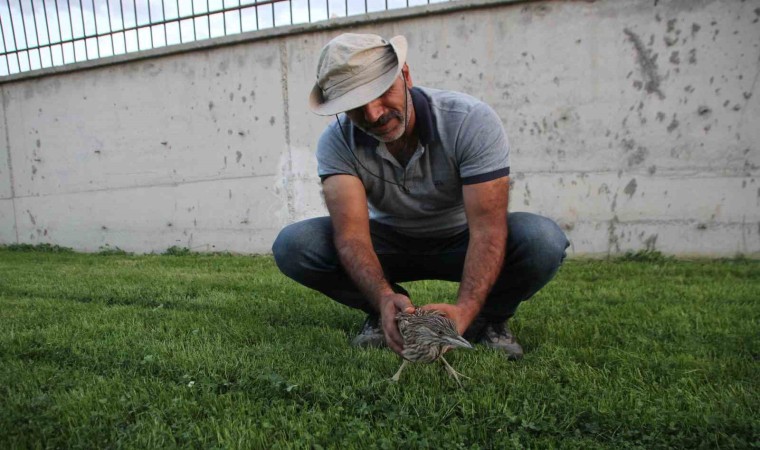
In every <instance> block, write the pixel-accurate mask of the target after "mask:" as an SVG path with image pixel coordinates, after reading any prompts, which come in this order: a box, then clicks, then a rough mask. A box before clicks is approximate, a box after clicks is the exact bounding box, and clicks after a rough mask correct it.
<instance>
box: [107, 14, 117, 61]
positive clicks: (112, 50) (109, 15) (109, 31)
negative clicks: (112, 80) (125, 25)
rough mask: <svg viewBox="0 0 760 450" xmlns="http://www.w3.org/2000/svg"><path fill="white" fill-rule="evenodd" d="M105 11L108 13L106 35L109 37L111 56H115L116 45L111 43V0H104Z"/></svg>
mask: <svg viewBox="0 0 760 450" xmlns="http://www.w3.org/2000/svg"><path fill="white" fill-rule="evenodd" d="M106 12H107V13H108V35H109V36H110V37H111V56H116V46H115V45H114V43H113V24H112V23H111V0H106Z"/></svg>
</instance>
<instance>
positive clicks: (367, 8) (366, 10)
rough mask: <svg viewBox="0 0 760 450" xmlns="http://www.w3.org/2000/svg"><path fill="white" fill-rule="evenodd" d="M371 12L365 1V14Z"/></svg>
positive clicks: (365, 0)
mask: <svg viewBox="0 0 760 450" xmlns="http://www.w3.org/2000/svg"><path fill="white" fill-rule="evenodd" d="M367 12H369V6H368V5H367V0H364V14H366V13H367Z"/></svg>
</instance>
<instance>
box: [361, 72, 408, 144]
mask: <svg viewBox="0 0 760 450" xmlns="http://www.w3.org/2000/svg"><path fill="white" fill-rule="evenodd" d="M403 76H407V77H408V69H406V67H405V70H404V71H403V72H402V73H401V75H400V76H399V77H397V78H396V81H394V82H393V84H392V85H391V87H390V88H388V90H387V91H385V93H384V94H383V95H381V96H380V97H378V98H376V99H375V100H372V101H371V102H369V103H367V104H366V105H364V106H362V107H359V108H355V109H352V110H350V111H346V115H347V116H348V118H349V119H351V122H353V123H354V125H356V126H357V127H359V129H361V130H362V131H364V132H365V133H367V134H369V135H370V136H372V137H374V138H375V139H377V140H379V141H381V142H393V141H395V140H398V139H400V138H401V137H402V136H403V135H404V131H406V126H405V123H404V120H405V116H406V117H408V115H409V114H410V112H411V108H412V106H411V98H410V97H411V96H410V95H409V94H408V93H406V92H405V91H406V87H405V86H404V80H403V79H402V78H401V77H403ZM405 101H406V103H407V105H406V108H405V107H404V102H405Z"/></svg>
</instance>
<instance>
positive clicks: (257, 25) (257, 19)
mask: <svg viewBox="0 0 760 450" xmlns="http://www.w3.org/2000/svg"><path fill="white" fill-rule="evenodd" d="M256 3H258V1H256ZM253 10H254V11H255V12H256V31H258V30H259V29H260V28H261V27H259V7H258V6H255V7H254V8H253Z"/></svg>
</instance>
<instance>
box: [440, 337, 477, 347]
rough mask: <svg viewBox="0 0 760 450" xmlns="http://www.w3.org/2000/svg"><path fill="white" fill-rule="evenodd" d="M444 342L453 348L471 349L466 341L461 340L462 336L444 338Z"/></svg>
mask: <svg viewBox="0 0 760 450" xmlns="http://www.w3.org/2000/svg"><path fill="white" fill-rule="evenodd" d="M446 340H448V341H449V344H450V345H451V346H452V347H454V348H456V347H459V348H472V344H470V343H469V342H467V339H465V338H463V337H462V336H457V337H446Z"/></svg>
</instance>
